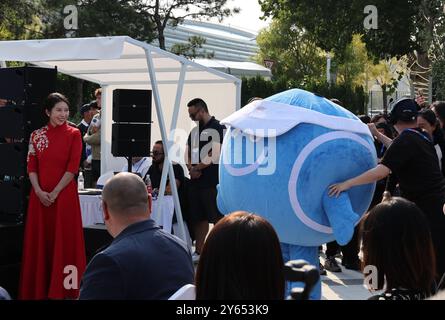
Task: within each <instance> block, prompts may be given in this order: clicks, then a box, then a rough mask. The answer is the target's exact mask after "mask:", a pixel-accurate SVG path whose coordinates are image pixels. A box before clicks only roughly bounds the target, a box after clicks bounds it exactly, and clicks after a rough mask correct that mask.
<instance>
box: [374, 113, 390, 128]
mask: <svg viewBox="0 0 445 320" xmlns="http://www.w3.org/2000/svg"><path fill="white" fill-rule="evenodd" d="M371 123H375V125H377V124H379V123H387V121H386V118H385V115H384V114H383V113H379V114H376V115H375V116H373V117H372V118H371Z"/></svg>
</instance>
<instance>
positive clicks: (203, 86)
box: [0, 36, 241, 240]
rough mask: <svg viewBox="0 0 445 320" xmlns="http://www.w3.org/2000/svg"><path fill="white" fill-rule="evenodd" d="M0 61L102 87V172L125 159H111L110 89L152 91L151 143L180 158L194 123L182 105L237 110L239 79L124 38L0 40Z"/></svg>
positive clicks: (216, 111) (219, 113) (220, 114)
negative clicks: (50, 70)
mask: <svg viewBox="0 0 445 320" xmlns="http://www.w3.org/2000/svg"><path fill="white" fill-rule="evenodd" d="M0 61H22V62H28V63H32V64H34V65H37V66H41V67H46V68H55V67H57V69H58V71H59V72H61V73H64V74H67V75H70V76H73V77H76V78H80V79H84V80H87V81H91V82H94V83H97V84H99V85H100V86H101V87H102V111H101V123H102V125H101V171H102V173H105V172H107V171H110V170H113V171H114V170H120V169H121V168H122V165H123V164H124V163H125V160H124V159H123V158H114V157H113V156H112V154H111V123H112V117H111V115H112V112H110V111H111V106H112V96H113V95H112V91H113V90H114V89H117V88H120V89H146V90H147V89H150V90H152V93H153V102H154V106H155V108H156V114H157V121H156V119H155V118H154V123H153V124H152V127H151V128H152V130H151V142H152V143H153V142H154V141H156V140H160V139H161V138H162V140H163V141H164V142H167V141H175V152H174V155H176V156H177V157H178V158H182V157H183V149H184V148H185V145H186V141H187V135H188V133H189V132H190V130H191V128H192V127H193V126H194V125H193V123H192V122H191V121H190V119H189V116H188V112H187V108H186V107H185V106H186V104H187V102H188V101H189V100H191V99H193V98H197V97H199V98H202V99H203V100H204V101H206V103H207V105H208V108H209V111H210V113H211V114H212V115H213V116H215V118H217V119H223V118H225V117H227V116H229V115H230V114H232V113H233V112H235V111H236V110H237V109H239V108H240V102H241V80H239V79H238V78H236V77H234V76H231V75H228V74H225V73H223V72H220V71H217V70H214V69H211V68H208V67H205V66H203V65H200V64H198V63H195V62H193V61H190V60H187V59H185V58H183V57H180V56H176V55H174V54H172V53H170V52H166V51H164V50H161V49H159V48H157V47H154V46H152V45H149V44H146V43H144V42H140V41H137V40H134V39H132V38H130V37H127V36H118V37H96V38H67V39H45V40H19V41H0ZM180 106H181V108H180ZM170 119H171V121H168V123H166V120H170ZM168 146H169V143H164V148H165V151H167V147H168ZM181 150H182V152H178V151H181ZM168 154H169V153H168V152H166V160H167V161H168V162H169V165H168V168H169V170H168V174H169V177H170V181H174V180H175V178H174V173H173V167H172V165H171V160H172V159H170V158H167V155H168ZM172 154H173V152H172ZM169 157H170V156H169ZM176 159H177V158H176ZM176 159H173V160H176ZM166 180H167V171H166V170H164V172H163V176H162V180H161V187H160V193H159V194H160V199H159V201H162V198H163V195H164V192H163V191H164V190H165V183H166ZM172 189H173V190H172V191H173V195H174V199H175V208H176V212H178V218H179V220H182V219H181V217H180V216H181V214H180V206H179V200H178V195H177V190H176V184H173V185H172ZM180 229H181V231H180V233H181V238H183V239H184V240H185V233H184V232H183V231H184V227H183V224H181V228H180Z"/></svg>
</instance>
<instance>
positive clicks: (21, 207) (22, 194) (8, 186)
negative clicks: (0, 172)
mask: <svg viewBox="0 0 445 320" xmlns="http://www.w3.org/2000/svg"><path fill="white" fill-rule="evenodd" d="M27 194H29V188H28V186H27V182H26V180H18V179H15V180H13V181H6V182H4V181H0V215H1V216H2V217H3V218H5V217H6V216H11V219H14V217H13V216H17V215H20V214H22V213H23V212H25V211H26V208H27V201H26V198H27V197H26V195H27ZM3 220H4V219H3ZM11 222H12V221H11Z"/></svg>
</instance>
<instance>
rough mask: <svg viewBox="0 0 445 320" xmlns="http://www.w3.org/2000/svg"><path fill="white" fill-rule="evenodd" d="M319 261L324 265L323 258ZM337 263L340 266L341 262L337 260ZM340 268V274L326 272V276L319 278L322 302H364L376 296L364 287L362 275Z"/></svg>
mask: <svg viewBox="0 0 445 320" xmlns="http://www.w3.org/2000/svg"><path fill="white" fill-rule="evenodd" d="M320 261H321V262H322V263H324V259H323V257H321V258H320ZM337 262H338V264H339V265H340V266H341V260H340V259H338V258H337ZM341 268H342V272H330V271H327V275H326V276H321V280H322V284H321V294H322V300H366V299H368V298H369V297H371V296H372V295H375V294H376V293H371V292H369V291H368V289H367V288H366V287H365V285H364V284H363V275H362V273H360V272H358V271H354V270H348V269H346V268H344V267H343V266H341Z"/></svg>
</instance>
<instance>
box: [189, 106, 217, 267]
mask: <svg viewBox="0 0 445 320" xmlns="http://www.w3.org/2000/svg"><path fill="white" fill-rule="evenodd" d="M187 107H188V113H189V115H190V118H191V119H192V120H193V121H196V122H198V126H197V127H195V128H193V130H192V131H191V132H190V135H189V137H188V140H187V149H186V153H185V156H186V164H187V168H188V170H189V173H190V179H191V180H190V190H189V195H190V197H189V200H190V218H191V220H192V225H193V228H192V229H193V233H194V238H195V239H196V252H195V254H194V260H195V261H196V260H197V259H198V257H199V254H200V252H201V250H202V246H203V245H204V240H205V237H206V235H207V233H208V231H209V222H210V223H216V222H218V220H219V219H221V217H222V214H221V213H220V212H219V210H218V208H217V206H216V186H217V184H218V161H219V155H220V150H221V144H222V140H223V136H224V129H225V127H224V126H223V125H221V124H220V123H219V121H218V120H216V119H215V117H212V116H211V115H210V114H209V110H208V108H207V104H206V103H205V102H204V100H202V99H199V98H196V99H193V100H191V101H190V102H189V103H188V104H187Z"/></svg>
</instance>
